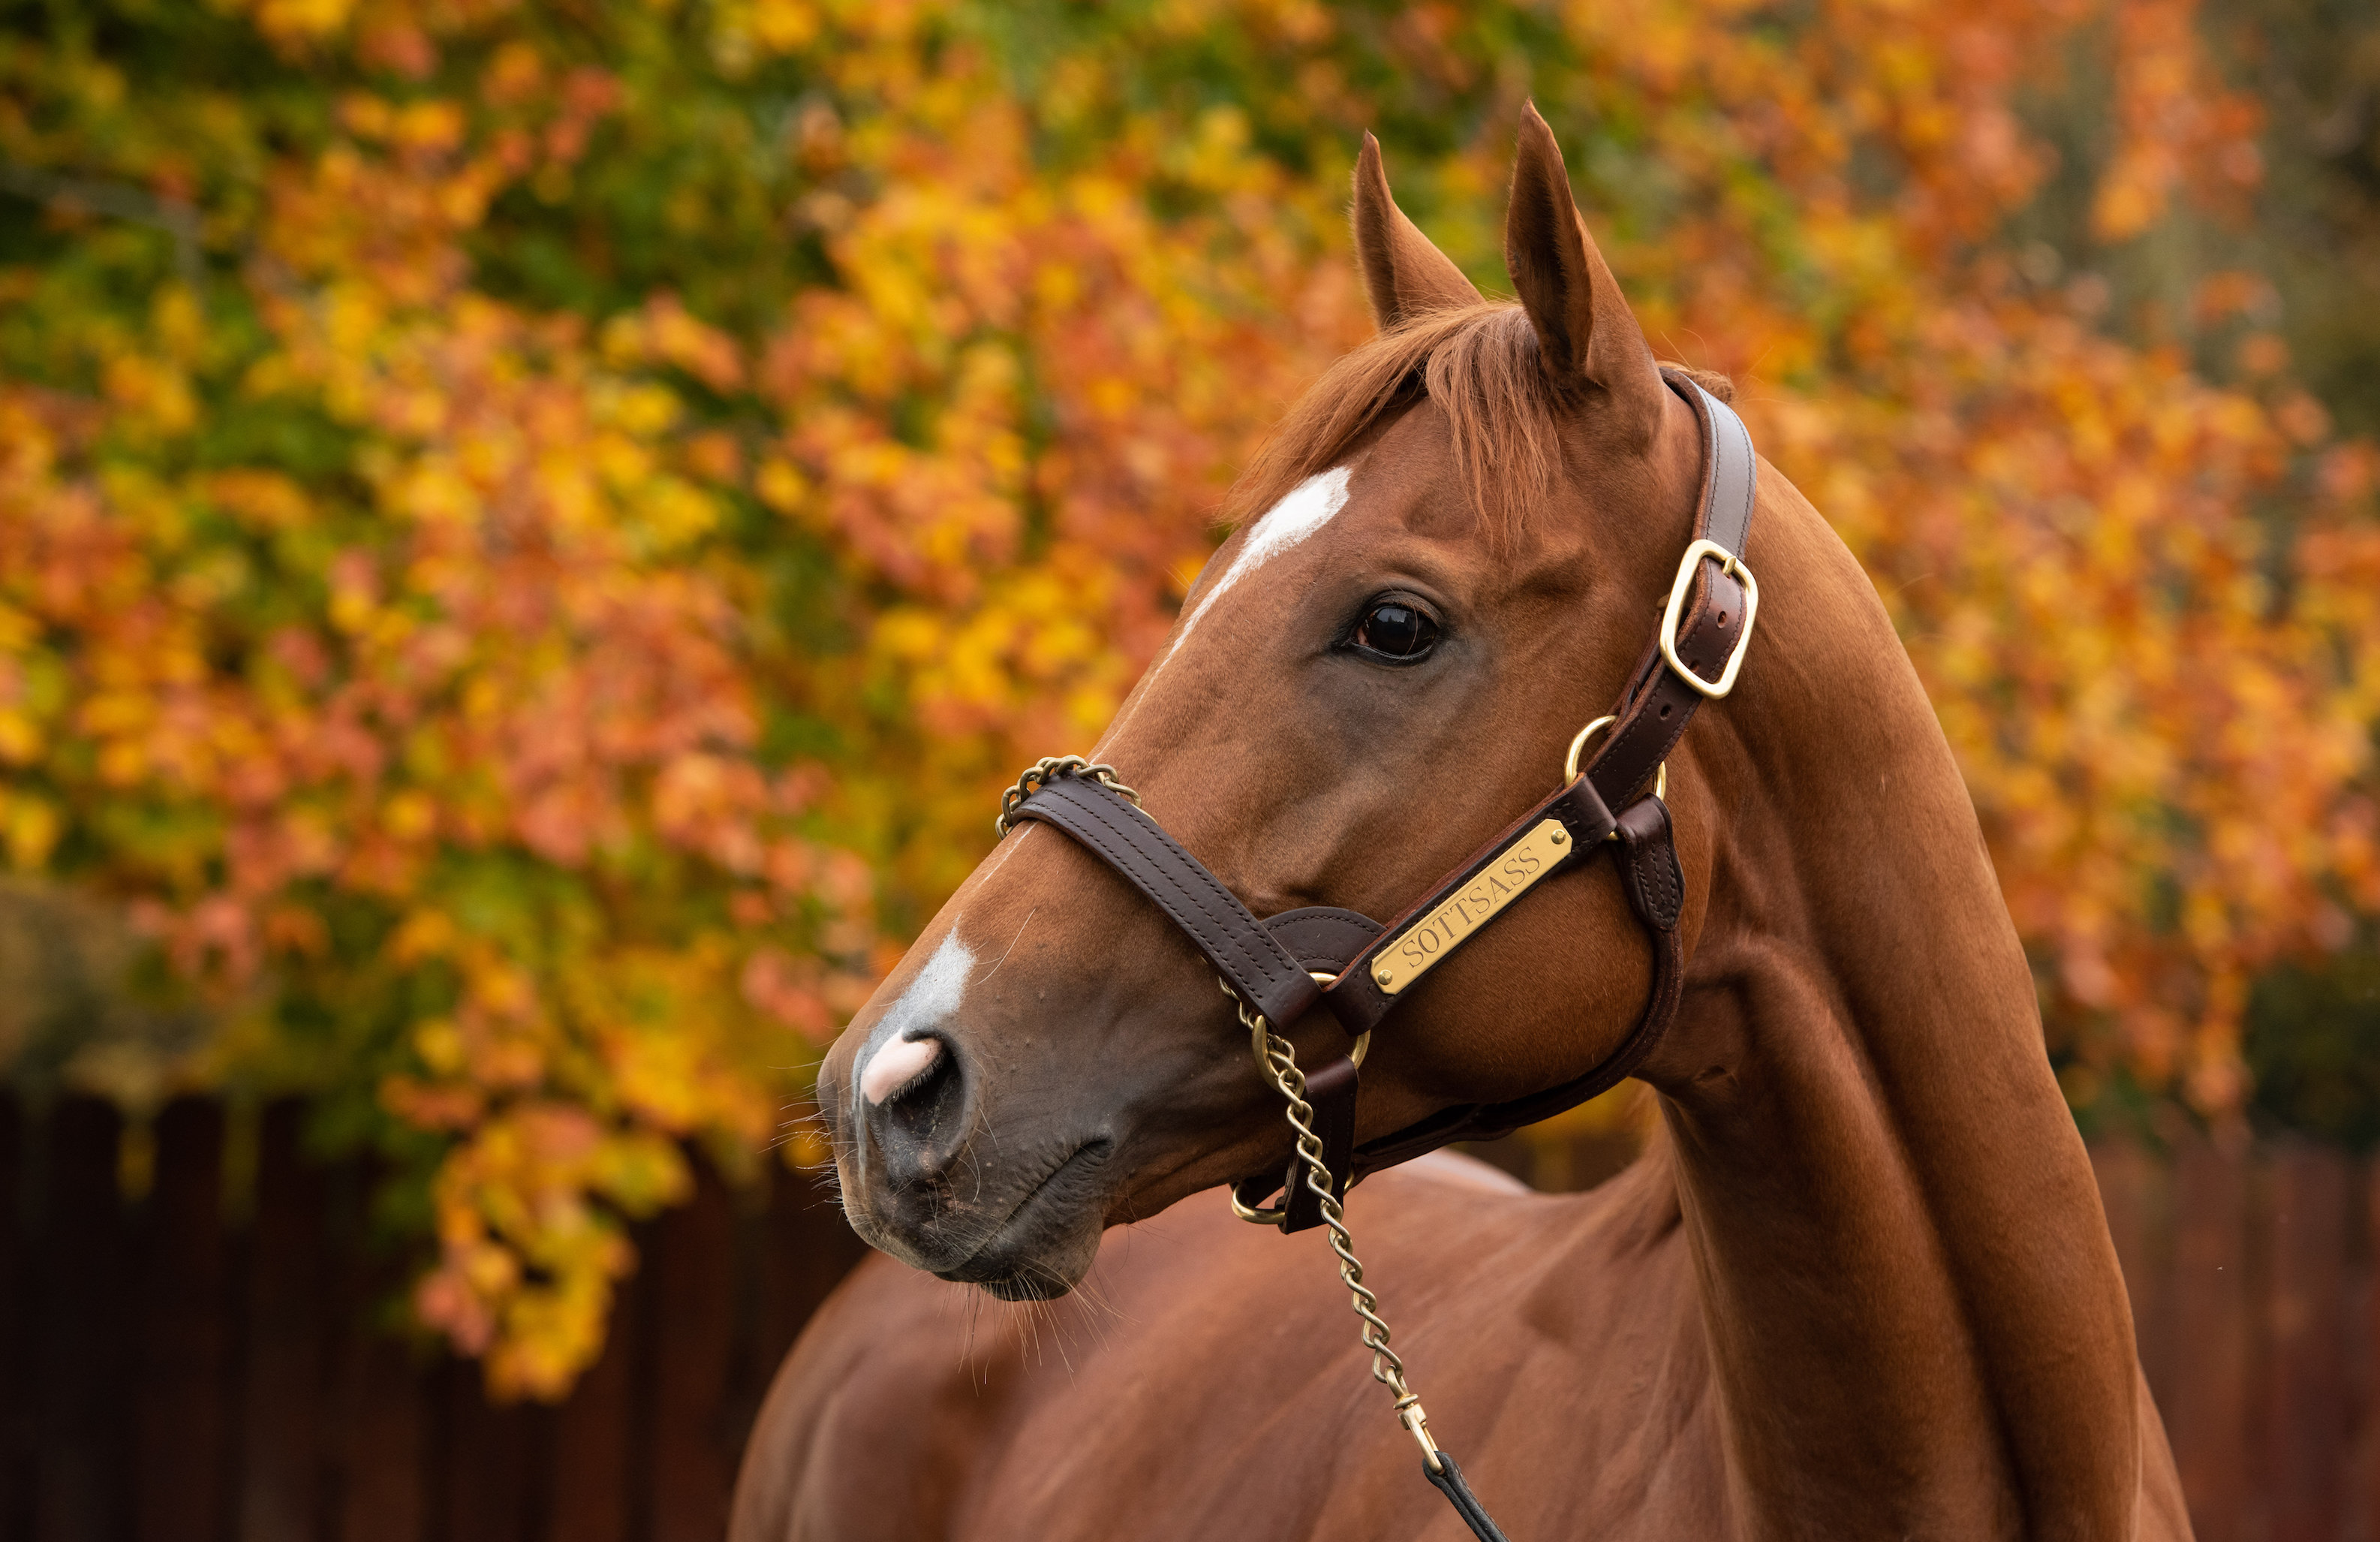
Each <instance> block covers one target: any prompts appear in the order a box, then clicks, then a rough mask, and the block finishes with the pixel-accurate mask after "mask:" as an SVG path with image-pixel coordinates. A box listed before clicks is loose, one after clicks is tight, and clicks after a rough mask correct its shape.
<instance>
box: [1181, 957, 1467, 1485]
mask: <svg viewBox="0 0 2380 1542" xmlns="http://www.w3.org/2000/svg"><path fill="white" fill-rule="evenodd" d="M1225 990H1226V993H1228V994H1230V995H1231V997H1232V1000H1233V1002H1234V1003H1235V1004H1236V1005H1237V1006H1238V1008H1239V1013H1240V1024H1241V1026H1244V1027H1245V1028H1246V1029H1247V1030H1248V1032H1249V1033H1250V1035H1252V1036H1254V1037H1256V1038H1259V1039H1261V1040H1262V1041H1263V1044H1264V1051H1265V1072H1266V1075H1268V1076H1269V1078H1270V1079H1271V1081H1272V1085H1273V1087H1274V1089H1275V1090H1276V1091H1278V1092H1279V1093H1280V1094H1281V1098H1282V1099H1283V1100H1284V1101H1285V1102H1286V1103H1287V1104H1288V1109H1289V1127H1290V1128H1291V1129H1293V1130H1294V1131H1295V1132H1297V1160H1298V1166H1299V1167H1300V1168H1301V1169H1302V1170H1303V1171H1304V1173H1305V1185H1306V1187H1307V1188H1308V1189H1310V1190H1311V1191H1312V1192H1313V1194H1314V1196H1315V1198H1316V1200H1317V1201H1318V1203H1319V1204H1320V1206H1321V1209H1322V1223H1323V1225H1324V1226H1326V1227H1328V1228H1329V1229H1330V1251H1331V1252H1333V1253H1335V1254H1337V1255H1338V1256H1339V1279H1340V1281H1341V1282H1342V1283H1343V1284H1344V1285H1345V1286H1346V1287H1347V1294H1348V1297H1349V1299H1350V1300H1351V1301H1352V1302H1353V1303H1354V1308H1355V1315H1356V1316H1357V1317H1361V1318H1362V1319H1363V1320H1364V1331H1363V1342H1364V1347H1365V1348H1366V1349H1368V1350H1370V1351H1371V1352H1372V1379H1373V1380H1375V1381H1378V1383H1379V1384H1380V1385H1381V1386H1383V1387H1386V1388H1387V1389H1388V1390H1389V1391H1390V1393H1391V1394H1392V1395H1393V1396H1394V1397H1395V1399H1396V1403H1395V1407H1396V1413H1397V1420H1398V1422H1399V1423H1401V1424H1403V1426H1404V1427H1405V1428H1406V1429H1407V1430H1409V1431H1410V1432H1411V1433H1412V1435H1413V1438H1414V1439H1415V1440H1417V1441H1419V1442H1420V1443H1421V1451H1422V1460H1423V1461H1424V1462H1426V1463H1428V1464H1429V1470H1430V1471H1431V1472H1433V1473H1435V1472H1440V1471H1443V1470H1444V1469H1443V1468H1441V1467H1440V1466H1439V1460H1438V1442H1437V1441H1436V1440H1433V1439H1430V1434H1429V1415H1427V1414H1425V1413H1424V1412H1422V1406H1421V1397H1420V1395H1419V1394H1418V1393H1416V1392H1415V1390H1413V1389H1412V1388H1411V1387H1408V1386H1407V1385H1405V1363H1404V1361H1403V1359H1401V1358H1399V1357H1398V1354H1397V1352H1396V1351H1395V1350H1393V1349H1390V1347H1389V1325H1388V1323H1387V1322H1386V1321H1385V1320H1383V1319H1382V1317H1380V1299H1379V1297H1378V1296H1376V1295H1374V1294H1373V1293H1372V1288H1371V1287H1370V1286H1369V1285H1366V1284H1365V1283H1364V1264H1363V1260H1362V1259H1360V1258H1358V1257H1355V1239H1354V1235H1353V1234H1352V1233H1350V1232H1348V1230H1347V1218H1346V1212H1345V1210H1344V1209H1343V1208H1342V1207H1341V1206H1340V1203H1339V1201H1338V1199H1337V1198H1336V1197H1335V1196H1332V1194H1331V1192H1330V1169H1329V1168H1327V1167H1325V1166H1324V1165H1323V1160H1322V1137H1321V1136H1320V1135H1316V1134H1315V1133H1314V1105H1313V1104H1311V1103H1309V1102H1307V1101H1306V1100H1305V1072H1303V1071H1301V1070H1299V1069H1298V1068H1297V1050H1296V1049H1295V1047H1294V1046H1293V1045H1292V1044H1291V1043H1290V1042H1289V1040H1288V1039H1286V1038H1282V1037H1281V1035H1279V1034H1277V1033H1275V1032H1273V1031H1272V1027H1271V1025H1269V1024H1268V1023H1267V1022H1266V1021H1265V1020H1264V1017H1263V1015H1262V1014H1258V1013H1255V1012H1251V1011H1250V1010H1249V1008H1248V1004H1247V1003H1246V1002H1243V1001H1241V1000H1240V999H1239V994H1238V992H1236V991H1232V990H1230V988H1229V987H1226V988H1225ZM1282 1203H1283V1204H1286V1203H1287V1201H1286V1200H1285V1199H1284V1200H1283V1201H1282Z"/></svg>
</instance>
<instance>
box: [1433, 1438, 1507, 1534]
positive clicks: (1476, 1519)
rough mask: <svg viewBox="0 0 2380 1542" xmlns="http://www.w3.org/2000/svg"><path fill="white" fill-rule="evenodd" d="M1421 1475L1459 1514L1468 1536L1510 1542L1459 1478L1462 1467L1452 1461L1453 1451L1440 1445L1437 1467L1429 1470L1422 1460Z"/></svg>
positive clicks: (1460, 1477) (1477, 1497) (1461, 1473)
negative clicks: (1466, 1527) (1467, 1527)
mask: <svg viewBox="0 0 2380 1542" xmlns="http://www.w3.org/2000/svg"><path fill="white" fill-rule="evenodd" d="M1421 1475H1422V1476H1424V1477H1426V1478H1427V1479H1429V1483H1430V1487H1433V1488H1435V1489H1437V1490H1438V1491H1439V1493H1441V1494H1443V1495H1445V1496H1446V1502H1447V1503H1449V1504H1451V1505H1452V1506H1453V1507H1454V1512H1455V1513H1456V1514H1457V1515H1460V1516H1462V1517H1463V1524H1464V1525H1466V1526H1469V1527H1470V1528H1471V1535H1472V1536H1475V1537H1477V1538H1479V1542H1511V1539H1510V1538H1508V1537H1506V1536H1505V1535H1504V1534H1503V1532H1502V1531H1501V1530H1500V1529H1498V1527H1497V1524H1496V1522H1495V1519H1494V1518H1493V1517H1492V1516H1490V1515H1489V1514H1488V1507H1487V1506H1486V1505H1484V1504H1481V1503H1480V1502H1479V1496H1478V1495H1476V1494H1475V1493H1473V1492H1472V1491H1471V1485H1469V1484H1468V1483H1465V1482H1464V1481H1463V1469H1462V1468H1460V1467H1458V1466H1456V1465H1455V1464H1454V1453H1453V1452H1451V1451H1448V1450H1447V1449H1446V1448H1445V1447H1444V1446H1440V1447H1439V1449H1438V1466H1437V1468H1436V1469H1434V1470H1433V1469H1432V1468H1431V1466H1430V1464H1429V1463H1427V1462H1425V1463H1422V1464H1421Z"/></svg>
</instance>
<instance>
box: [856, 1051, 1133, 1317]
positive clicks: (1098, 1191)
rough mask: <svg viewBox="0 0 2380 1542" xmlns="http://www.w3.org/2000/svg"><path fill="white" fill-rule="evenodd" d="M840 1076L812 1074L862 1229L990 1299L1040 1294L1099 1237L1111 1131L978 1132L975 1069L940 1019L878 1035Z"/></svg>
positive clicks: (1079, 1265)
mask: <svg viewBox="0 0 2380 1542" xmlns="http://www.w3.org/2000/svg"><path fill="white" fill-rule="evenodd" d="M842 1081H843V1078H821V1081H820V1089H819V1090H820V1106H821V1111H822V1112H823V1113H824V1114H825V1117H826V1120H827V1123H828V1124H829V1127H830V1128H831V1130H832V1133H833V1135H834V1143H835V1149H836V1153H837V1156H836V1167H837V1169H838V1176H839V1177H840V1179H841V1181H842V1188H843V1196H844V1214H845V1215H846V1217H847V1218H848V1219H849V1220H850V1221H851V1225H852V1229H853V1230H854V1231H856V1232H858V1233H859V1236H860V1238H861V1239H862V1240H863V1241H865V1242H867V1243H868V1245H870V1246H873V1247H877V1248H880V1249H882V1250H883V1251H884V1252H886V1253H890V1254H891V1255H892V1256H893V1257H896V1258H899V1259H900V1260H902V1261H903V1262H904V1263H906V1264H908V1265H910V1266H911V1267H913V1268H916V1269H925V1270H927V1271H929V1272H930V1273H932V1274H935V1275H938V1276H940V1277H941V1278H942V1279H944V1280H951V1281H961V1282H964V1283H967V1284H975V1285H981V1286H982V1287H984V1288H985V1289H986V1290H988V1291H990V1293H992V1294H994V1295H997V1296H1000V1297H1001V1298H1002V1299H1003V1300H1009V1301H1025V1300H1047V1299H1050V1298H1052V1297H1055V1296H1060V1295H1063V1294H1065V1293H1067V1292H1068V1291H1069V1290H1072V1289H1073V1288H1074V1286H1075V1284H1076V1283H1078V1282H1079V1281H1081V1279H1082V1277H1083V1275H1084V1273H1086V1272H1087V1270H1088V1269H1089V1268H1090V1265H1091V1262H1092V1260H1093V1259H1094V1258H1095V1257H1097V1255H1098V1251H1099V1232H1100V1231H1101V1229H1102V1226H1103V1224H1104V1221H1103V1217H1104V1212H1105V1208H1106V1200H1107V1174H1106V1168H1107V1164H1108V1159H1109V1158H1110V1157H1111V1155H1112V1154H1113V1153H1114V1150H1115V1142H1114V1141H1113V1140H1112V1139H1111V1138H1110V1137H1108V1136H1107V1135H1104V1134H1099V1133H1092V1134H1087V1135H1080V1136H1076V1137H1074V1138H1063V1137H1056V1136H1054V1135H1041V1136H1038V1137H1036V1138H1034V1139H1032V1140H1030V1141H1027V1142H1024V1143H1019V1142H1017V1141H1015V1140H1014V1139H1010V1140H1007V1141H1002V1140H996V1139H992V1138H990V1135H989V1134H988V1133H987V1132H988V1125H987V1123H986V1121H985V1120H984V1118H983V1117H982V1103H983V1092H984V1077H983V1075H981V1072H980V1069H979V1068H978V1067H977V1066H976V1065H975V1064H974V1063H973V1058H972V1056H971V1055H970V1054H969V1053H968V1052H967V1051H966V1050H965V1049H964V1048H963V1047H962V1044H961V1042H960V1041H959V1040H958V1039H957V1038H954V1037H945V1036H943V1035H941V1034H939V1033H931V1032H929V1033H927V1034H923V1035H918V1034H914V1033H913V1034H912V1035H909V1036H905V1037H904V1038H898V1039H895V1040H893V1041H892V1042H889V1043H886V1044H883V1045H880V1046H878V1047H876V1049H875V1052H874V1054H873V1055H872V1056H870V1058H869V1063H868V1064H867V1065H866V1066H864V1067H863V1068H862V1070H861V1073H860V1075H858V1076H857V1077H856V1078H853V1079H852V1080H851V1081H850V1082H849V1083H848V1084H845V1085H843V1086H840V1087H838V1086H837V1083H839V1082H842Z"/></svg>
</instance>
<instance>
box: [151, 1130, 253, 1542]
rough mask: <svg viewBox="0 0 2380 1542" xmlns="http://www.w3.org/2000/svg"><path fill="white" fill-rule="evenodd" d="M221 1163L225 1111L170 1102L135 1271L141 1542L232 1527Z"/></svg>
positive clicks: (200, 1538)
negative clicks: (137, 1289)
mask: <svg viewBox="0 0 2380 1542" xmlns="http://www.w3.org/2000/svg"><path fill="white" fill-rule="evenodd" d="M223 1155H224V1112H223V1105H222V1104H221V1103H218V1102H215V1101H213V1100H212V1099H199V1098H177V1099H175V1100H174V1101H173V1102H171V1103H169V1104H167V1105H166V1107H165V1111H164V1113H162V1114H160V1115H159V1116H158V1119H157V1157H156V1168H155V1173H156V1176H155V1179H154V1181H153V1183H152V1186H151V1188H150V1192H149V1203H148V1214H147V1216H146V1217H145V1224H144V1225H143V1227H142V1232H143V1233H144V1235H143V1238H142V1242H143V1246H142V1249H141V1252H142V1257H141V1269H140V1295H141V1319H142V1320H141V1323H140V1342H141V1359H140V1389H139V1398H138V1405H139V1441H140V1445H139V1451H138V1458H137V1463H136V1467H137V1472H138V1475H139V1480H140V1494H139V1515H138V1518H137V1519H138V1531H137V1535H138V1536H139V1538H140V1542H218V1539H220V1538H224V1537H225V1536H226V1534H227V1531H228V1528H229V1523H230V1520H231V1493H230V1485H229V1483H228V1482H227V1481H226V1480H227V1478H228V1477H229V1473H228V1470H227V1463H228V1462H229V1461H230V1456H231V1430H230V1427H229V1420H228V1406H227V1404H228V1399H229V1396H230V1390H231V1379H230V1378H231V1344H230V1342H229V1328H230V1322H229V1317H230V1307H231V1260H230V1257H229V1254H230V1248H229V1246H228V1245H227V1243H226V1240H225V1236H224V1215H223Z"/></svg>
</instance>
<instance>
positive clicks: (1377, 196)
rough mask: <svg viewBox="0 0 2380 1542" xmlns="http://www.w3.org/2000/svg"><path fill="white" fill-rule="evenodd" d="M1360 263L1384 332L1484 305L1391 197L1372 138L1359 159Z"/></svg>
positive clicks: (1450, 261)
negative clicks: (1435, 312) (1441, 313)
mask: <svg viewBox="0 0 2380 1542" xmlns="http://www.w3.org/2000/svg"><path fill="white" fill-rule="evenodd" d="M1355 263H1356V266H1357V267H1359V268H1361V269H1362V270H1363V273H1364V289H1365V292H1366V294H1368V295H1369V296H1370V297H1371V299H1372V319H1373V320H1375V321H1377V322H1379V323H1380V330H1381V331H1382V332H1386V331H1388V330H1389V328H1390V327H1392V326H1395V325H1396V324H1397V323H1398V322H1405V321H1410V320H1412V319H1413V318H1414V317H1415V316H1419V315H1421V314H1423V313H1425V312H1427V311H1431V310H1450V309H1451V308H1453V307H1456V306H1465V305H1477V304H1478V303H1479V291H1478V290H1477V289H1475V288H1474V287H1472V284H1471V281H1470V280H1469V279H1467V278H1465V277H1463V270H1462V269H1461V268H1458V267H1456V266H1455V265H1454V261H1453V259H1451V258H1450V257H1448V256H1447V255H1446V253H1444V252H1442V251H1440V250H1439V249H1437V248H1436V247H1434V246H1432V245H1430V240H1429V237H1427V236H1425V235H1423V234H1422V233H1421V232H1420V231H1419V230H1418V229H1416V228H1415V225H1414V223H1413V221H1411V220H1409V219H1407V218H1405V214H1404V211H1403V210H1402V209H1400V208H1398V207H1397V200H1395V199H1393V198H1390V196H1389V177H1388V174H1387V173H1386V172H1384V171H1382V170H1381V169H1380V141H1379V140H1376V139H1374V138H1372V136H1371V135H1369V134H1366V135H1365V136H1364V150H1363V153H1362V154H1360V155H1358V156H1356V157H1355Z"/></svg>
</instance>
